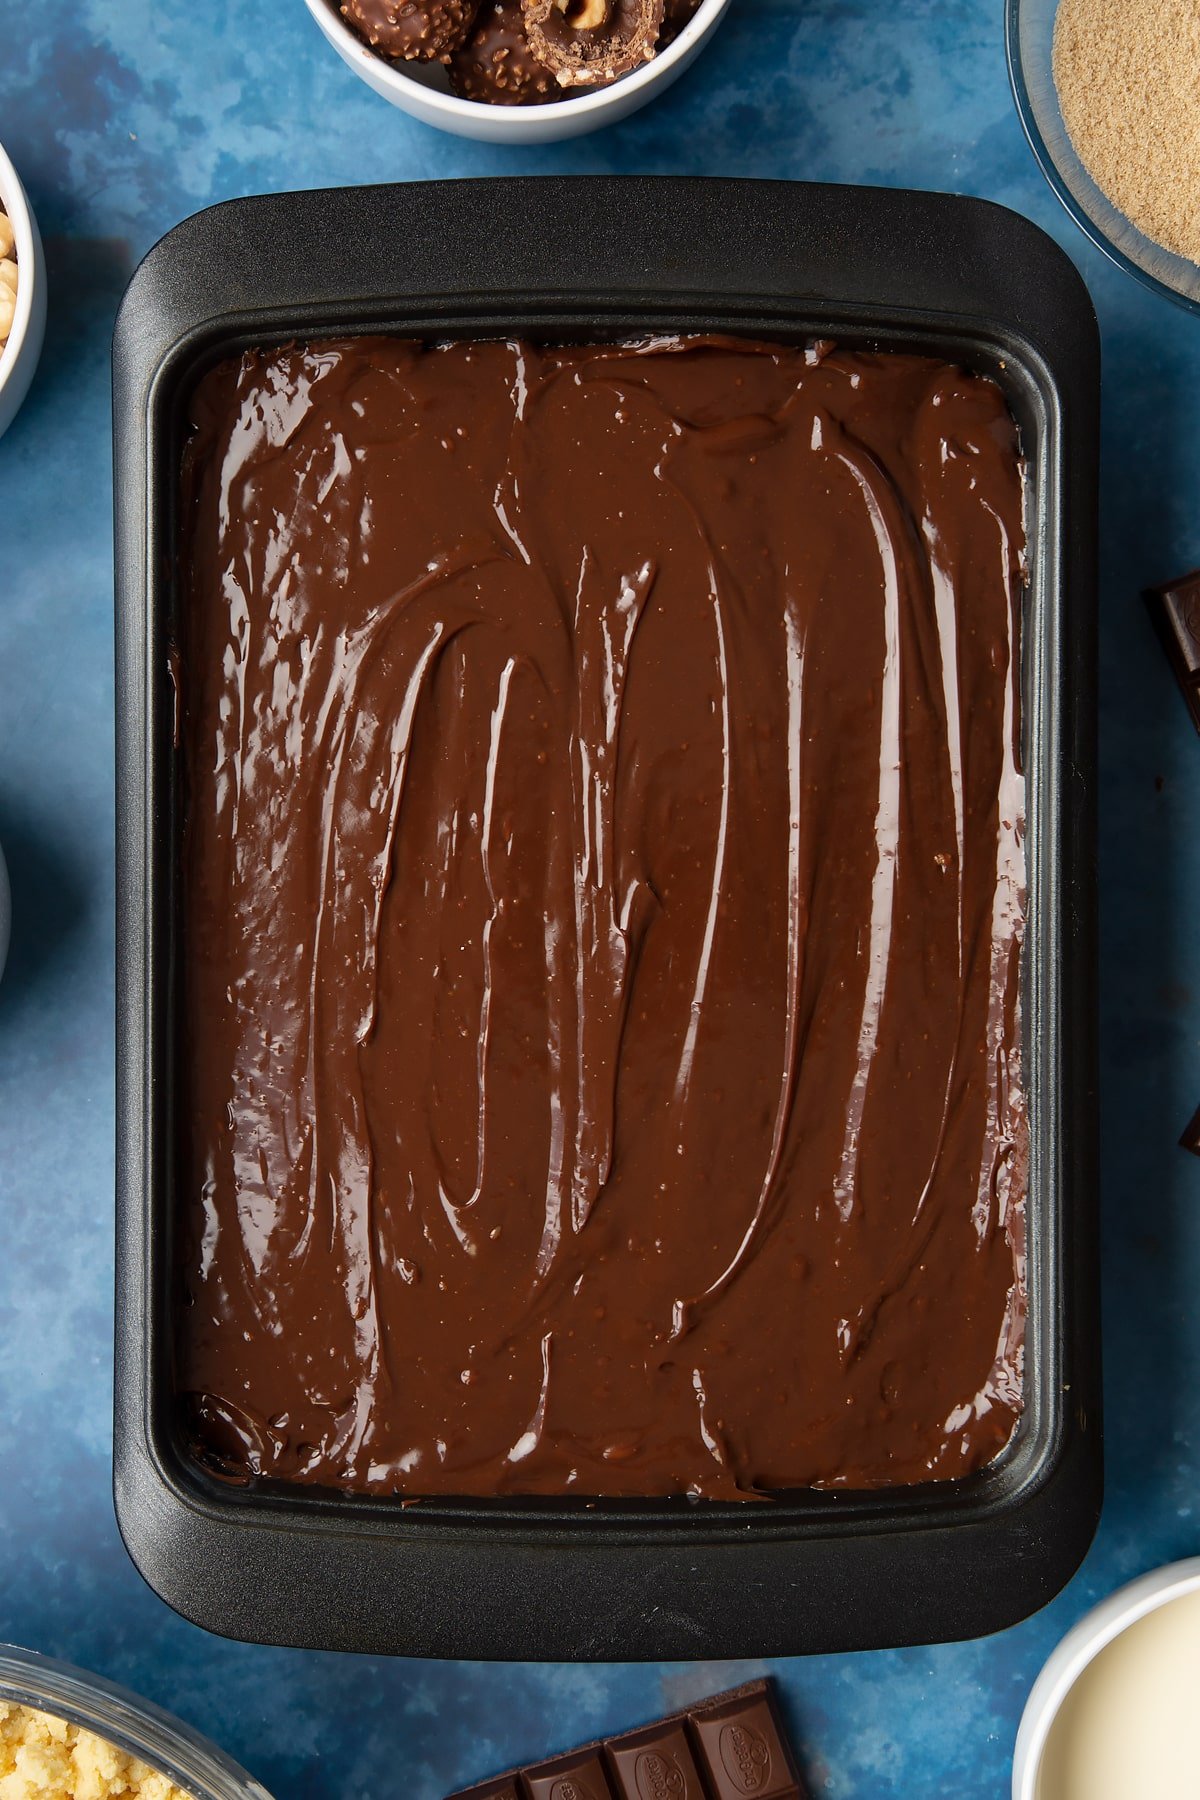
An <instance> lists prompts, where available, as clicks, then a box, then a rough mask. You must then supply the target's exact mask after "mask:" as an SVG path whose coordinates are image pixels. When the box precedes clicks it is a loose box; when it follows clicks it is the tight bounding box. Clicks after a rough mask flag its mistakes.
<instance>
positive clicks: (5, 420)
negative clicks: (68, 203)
mask: <svg viewBox="0 0 1200 1800" xmlns="http://www.w3.org/2000/svg"><path fill="white" fill-rule="evenodd" d="M45 335H46V268H45V263H44V261H43V259H42V240H41V238H40V237H39V235H38V228H37V221H36V220H35V218H34V216H33V213H32V211H31V210H30V206H29V202H28V200H27V199H26V198H25V190H24V188H23V187H22V186H21V183H20V180H19V179H18V176H17V171H16V170H15V169H14V168H13V166H12V164H11V162H9V160H8V157H7V156H6V155H5V153H4V150H3V148H0V436H3V434H4V433H5V432H6V431H7V430H8V427H9V426H10V425H11V424H12V422H13V419H14V418H15V417H16V414H17V409H18V407H19V406H20V404H21V402H22V400H24V398H25V395H26V393H27V392H28V391H29V384H30V382H31V381H32V380H33V371H34V369H35V368H36V367H37V362H38V358H39V356H40V355H41V354H42V339H43V338H44V337H45Z"/></svg>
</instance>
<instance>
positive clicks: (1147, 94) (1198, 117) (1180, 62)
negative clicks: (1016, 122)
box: [1006, 0, 1200, 311]
mask: <svg viewBox="0 0 1200 1800" xmlns="http://www.w3.org/2000/svg"><path fill="white" fill-rule="evenodd" d="M1006 40H1007V46H1008V66H1009V73H1010V76H1011V78H1012V88H1013V95H1014V98H1015V100H1016V103H1017V111H1018V113H1019V115H1020V118H1021V124H1022V125H1023V127H1024V130H1025V135H1026V137H1027V138H1028V139H1029V143H1030V147H1031V148H1032V150H1033V153H1034V155H1035V156H1036V157H1037V160H1038V162H1039V163H1040V164H1041V168H1042V172H1043V174H1044V175H1045V176H1046V179H1047V180H1048V181H1049V183H1050V185H1051V187H1052V188H1053V189H1054V191H1055V193H1056V194H1057V195H1058V198H1059V199H1060V200H1061V202H1062V204H1063V205H1064V206H1065V207H1066V209H1067V211H1068V212H1069V213H1070V214H1071V216H1072V218H1073V219H1074V220H1075V222H1076V224H1078V225H1079V226H1081V227H1082V229H1083V230H1084V231H1085V232H1086V233H1087V235H1088V236H1089V237H1090V238H1091V240H1092V242H1093V243H1095V244H1097V245H1098V246H1099V248H1100V249H1101V250H1103V251H1104V252H1105V254H1106V255H1108V256H1109V257H1111V258H1112V260H1113V261H1114V262H1115V263H1117V264H1118V265H1119V267H1121V268H1123V269H1124V270H1126V271H1127V272H1128V273H1129V274H1131V275H1133V276H1134V277H1135V278H1136V279H1137V280H1138V281H1141V282H1142V283H1144V284H1145V285H1146V286H1147V287H1150V288H1153V289H1154V290H1155V291H1156V292H1158V293H1160V294H1164V295H1166V296H1167V297H1169V298H1170V299H1172V300H1176V301H1179V302H1180V303H1181V304H1182V305H1184V306H1187V307H1190V308H1192V309H1193V310H1195V311H1200V0H1007V9H1006Z"/></svg>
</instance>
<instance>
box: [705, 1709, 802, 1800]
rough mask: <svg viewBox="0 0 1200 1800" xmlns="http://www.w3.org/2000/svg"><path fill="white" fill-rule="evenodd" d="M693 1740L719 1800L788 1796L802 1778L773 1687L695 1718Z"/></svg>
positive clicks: (778, 1799) (766, 1799) (771, 1799)
mask: <svg viewBox="0 0 1200 1800" xmlns="http://www.w3.org/2000/svg"><path fill="white" fill-rule="evenodd" d="M691 1732H692V1740H693V1742H694V1743H695V1745H696V1748H697V1750H698V1751H699V1753H700V1762H701V1765H702V1766H703V1769H704V1773H705V1775H706V1777H707V1778H708V1785H709V1788H710V1790H711V1792H712V1794H713V1796H714V1800H745V1796H746V1795H751V1794H752V1795H753V1796H754V1800H789V1797H792V1796H796V1795H798V1794H799V1793H800V1778H799V1776H798V1775H797V1773H796V1770H795V1768H794V1767H793V1764H792V1759H791V1757H790V1756H789V1754H788V1750H787V1745H786V1744H785V1743H784V1740H783V1735H782V1731H781V1728H780V1723H779V1719H778V1715H777V1713H776V1711H775V1706H774V1702H773V1700H772V1697H771V1692H770V1689H769V1688H764V1690H763V1691H762V1693H761V1694H759V1695H757V1696H756V1697H755V1698H753V1699H751V1698H747V1697H740V1698H735V1699H733V1700H727V1701H726V1702H725V1704H724V1705H723V1706H714V1707H710V1708H706V1709H705V1710H704V1712H702V1713H694V1714H693V1715H692V1719H691Z"/></svg>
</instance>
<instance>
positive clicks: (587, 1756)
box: [523, 1749, 614, 1800]
mask: <svg viewBox="0 0 1200 1800" xmlns="http://www.w3.org/2000/svg"><path fill="white" fill-rule="evenodd" d="M523 1779H524V1787H525V1792H526V1794H527V1796H528V1800H614V1796H613V1791H612V1788H611V1787H610V1786H609V1782H608V1777H607V1775H606V1774H605V1773H604V1764H603V1762H602V1761H601V1759H600V1752H599V1750H597V1749H587V1750H572V1751H571V1752H570V1754H569V1755H567V1756H556V1757H555V1758H554V1761H553V1762H546V1763H539V1764H538V1766H537V1768H536V1769H527V1770H526V1771H525V1774H524V1778H523Z"/></svg>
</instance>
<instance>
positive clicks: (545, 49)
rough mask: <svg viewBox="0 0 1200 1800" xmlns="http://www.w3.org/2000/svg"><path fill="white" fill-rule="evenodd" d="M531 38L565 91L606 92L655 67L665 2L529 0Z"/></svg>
mask: <svg viewBox="0 0 1200 1800" xmlns="http://www.w3.org/2000/svg"><path fill="white" fill-rule="evenodd" d="M523 5H524V9H525V33H526V36H527V37H528V39H529V47H530V49H531V50H532V51H533V54H534V55H535V56H536V57H537V59H538V61H539V62H540V63H544V64H545V66H546V67H547V68H548V69H552V70H553V71H554V74H555V77H556V78H557V80H558V83H559V86H560V87H564V88H571V87H605V86H607V85H608V83H609V82H610V81H616V80H617V78H618V77H619V76H621V75H628V74H629V73H630V72H631V71H632V70H633V69H636V68H639V67H640V66H641V64H642V63H645V62H649V61H650V60H651V58H652V57H653V55H654V53H655V50H656V49H657V48H658V37H659V33H660V31H661V30H662V22H663V0H523Z"/></svg>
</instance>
